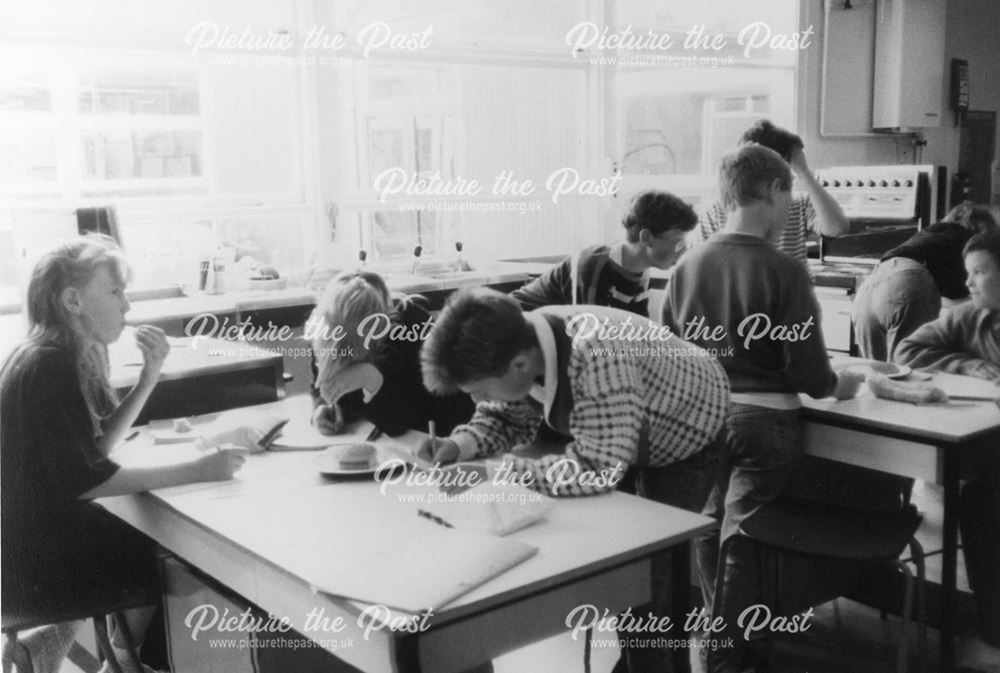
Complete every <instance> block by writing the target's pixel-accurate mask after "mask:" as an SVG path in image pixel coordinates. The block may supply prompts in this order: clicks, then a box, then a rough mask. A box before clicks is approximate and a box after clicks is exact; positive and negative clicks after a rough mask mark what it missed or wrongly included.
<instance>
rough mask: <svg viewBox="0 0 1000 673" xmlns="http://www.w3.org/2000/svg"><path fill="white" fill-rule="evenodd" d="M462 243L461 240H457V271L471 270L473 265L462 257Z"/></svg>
mask: <svg viewBox="0 0 1000 673" xmlns="http://www.w3.org/2000/svg"><path fill="white" fill-rule="evenodd" d="M463 247H464V246H463V245H462V242H461V241H455V271H470V270H471V267H470V266H469V263H468V262H466V261H465V258H464V257H462V248H463Z"/></svg>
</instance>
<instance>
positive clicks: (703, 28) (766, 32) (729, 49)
mask: <svg viewBox="0 0 1000 673" xmlns="http://www.w3.org/2000/svg"><path fill="white" fill-rule="evenodd" d="M798 18H799V0H756V1H755V2H747V1H746V0H713V1H712V2H705V1H704V0H671V1H670V2H669V3H651V2H648V1H647V0H618V2H617V3H616V24H617V25H618V28H619V30H621V29H624V28H625V27H631V29H632V31H633V33H635V34H638V35H645V34H646V31H648V30H651V31H653V32H654V33H655V34H657V35H661V34H665V33H666V34H669V35H670V36H671V37H672V38H673V45H672V46H671V47H670V49H669V50H667V51H665V52H664V53H666V54H669V55H671V56H681V55H696V56H730V55H731V56H733V58H734V59H735V60H736V63H737V64H738V65H745V64H747V63H748V62H754V63H764V62H769V63H773V64H775V65H784V66H792V65H794V64H795V60H796V50H795V49H789V48H787V47H788V46H789V45H791V44H792V38H793V37H794V36H795V33H796V31H798V30H799V27H798ZM692 31H697V32H692ZM720 35H721V36H722V39H724V40H725V45H724V46H723V47H722V48H721V49H718V50H715V49H708V48H704V47H705V43H708V42H711V41H712V39H713V38H715V37H716V36H720ZM689 36H693V37H694V38H695V39H701V40H704V42H698V43H696V44H694V45H688V47H687V48H686V47H685V39H687V38H688V37H689ZM815 39H816V38H815V35H814V36H813V42H814V43H815ZM772 44H774V45H779V46H780V45H784V47H786V48H778V49H775V48H772ZM748 47H749V52H748V51H747V48H748ZM657 53H659V51H658V52H657Z"/></svg>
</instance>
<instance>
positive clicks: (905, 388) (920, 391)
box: [868, 374, 948, 404]
mask: <svg viewBox="0 0 1000 673" xmlns="http://www.w3.org/2000/svg"><path fill="white" fill-rule="evenodd" d="M868 387H869V388H871V391H872V393H874V395H875V397H881V398H883V399H887V400H897V401H899V402H909V403H910V404H933V403H935V402H947V401H948V395H947V394H946V393H945V392H944V391H943V390H941V389H940V388H938V387H937V386H935V385H934V384H933V383H930V382H929V381H893V380H892V379H890V378H889V377H887V376H884V375H882V374H871V375H870V376H868Z"/></svg>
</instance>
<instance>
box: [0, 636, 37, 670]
mask: <svg viewBox="0 0 1000 673" xmlns="http://www.w3.org/2000/svg"><path fill="white" fill-rule="evenodd" d="M11 669H17V673H35V667H34V665H33V664H32V663H31V652H29V651H28V648H27V647H25V645H24V643H22V642H21V641H20V640H19V639H18V637H17V632H16V631H13V632H11V633H9V634H7V642H6V643H4V646H3V673H11Z"/></svg>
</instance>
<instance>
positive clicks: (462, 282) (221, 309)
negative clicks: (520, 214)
mask: <svg viewBox="0 0 1000 673" xmlns="http://www.w3.org/2000/svg"><path fill="white" fill-rule="evenodd" d="M428 266H430V265H428ZM549 266H551V265H548V264H538V263H535V264H526V263H519V262H494V263H492V264H488V265H484V266H483V267H482V268H480V269H474V270H472V271H434V272H432V273H431V274H430V275H427V276H423V275H412V274H407V273H394V272H385V273H383V276H384V277H385V279H386V282H387V283H388V285H389V289H390V290H393V291H395V292H405V293H407V294H417V293H419V294H433V293H450V292H453V291H454V290H458V289H462V288H466V287H477V286H480V285H508V284H519V283H524V282H526V281H528V280H530V279H531V278H532V277H534V276H536V275H538V274H539V273H540V272H541V271H544V270H545V269H547V268H548V267H549ZM540 269H541V270H540ZM372 270H373V271H378V269H372ZM321 291H322V289H321V288H319V289H313V288H310V287H298V288H286V289H282V290H256V291H253V290H251V291H241V292H227V293H223V294H217V295H209V294H195V295H190V296H186V295H178V296H169V297H161V298H156V299H146V300H136V301H133V303H132V310H131V311H130V312H129V314H128V322H129V324H133V325H136V324H141V323H149V322H163V321H171V320H178V319H180V320H183V319H186V318H191V317H193V316H196V315H201V314H206V313H208V314H212V315H226V314H241V313H246V312H249V311H261V310H267V309H276V308H289V307H309V306H314V305H315V304H316V297H317V296H318V294H319V292H321Z"/></svg>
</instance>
